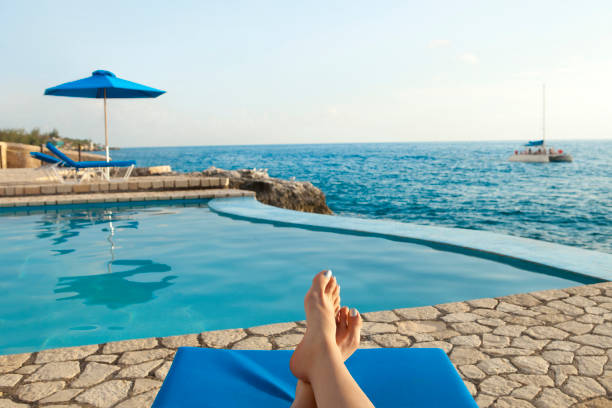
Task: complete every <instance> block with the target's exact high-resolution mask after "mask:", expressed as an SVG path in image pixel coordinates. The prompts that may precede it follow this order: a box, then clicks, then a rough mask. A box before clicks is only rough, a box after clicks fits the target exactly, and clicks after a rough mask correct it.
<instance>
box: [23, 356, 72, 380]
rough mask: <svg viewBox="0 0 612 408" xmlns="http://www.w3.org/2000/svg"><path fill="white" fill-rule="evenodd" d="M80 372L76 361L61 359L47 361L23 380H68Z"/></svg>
mask: <svg viewBox="0 0 612 408" xmlns="http://www.w3.org/2000/svg"><path fill="white" fill-rule="evenodd" d="M80 372H81V368H80V366H79V362H78V361H62V362H54V363H47V364H45V365H43V366H42V367H40V368H39V369H38V370H37V371H36V372H35V373H34V374H32V375H30V376H29V377H28V378H26V379H25V382H37V381H49V380H68V379H71V378H73V377H75V376H76V375H77V374H79V373H80Z"/></svg>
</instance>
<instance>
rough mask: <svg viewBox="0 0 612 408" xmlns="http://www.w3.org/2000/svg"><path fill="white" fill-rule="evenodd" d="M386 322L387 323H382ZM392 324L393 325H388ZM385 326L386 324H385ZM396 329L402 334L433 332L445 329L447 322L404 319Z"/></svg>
mask: <svg viewBox="0 0 612 408" xmlns="http://www.w3.org/2000/svg"><path fill="white" fill-rule="evenodd" d="M380 324H385V323H380ZM387 326H392V325H387ZM383 327H385V326H383ZM396 327H397V328H396V330H393V331H398V332H399V333H401V334H406V335H413V334H414V333H431V332H435V331H440V330H445V329H446V324H444V322H440V321H437V320H417V321H410V320H408V321H402V322H398V323H397V326H396Z"/></svg>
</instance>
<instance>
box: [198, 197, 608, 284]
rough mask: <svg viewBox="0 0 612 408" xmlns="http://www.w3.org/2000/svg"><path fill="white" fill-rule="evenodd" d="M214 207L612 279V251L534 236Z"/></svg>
mask: <svg viewBox="0 0 612 408" xmlns="http://www.w3.org/2000/svg"><path fill="white" fill-rule="evenodd" d="M208 207H209V208H210V209H211V210H212V211H214V212H216V213H218V214H221V215H225V216H229V217H232V218H237V219H243V220H249V221H254V222H269V223H274V224H276V225H283V226H293V227H302V228H308V229H316V230H324V231H330V232H339V233H352V234H360V235H362V234H365V235H371V236H378V237H383V238H391V239H394V238H395V239H398V238H399V239H402V240H405V241H409V242H415V243H422V244H436V245H440V246H441V247H440V249H444V247H447V249H449V250H456V251H460V252H464V253H468V254H472V255H476V256H486V255H493V256H498V257H502V258H507V259H514V260H519V261H524V262H529V263H532V264H535V265H543V266H546V267H550V268H555V269H558V270H560V271H567V272H570V273H574V274H578V275H583V276H588V277H592V278H597V279H602V280H604V281H610V280H612V254H607V253H603V252H598V251H593V250H587V249H583V248H577V247H571V246H567V245H561V244H555V243H550V242H546V241H539V240H535V239H530V238H522V237H517V236H512V235H504V234H498V233H494V232H489V231H481V230H468V229H461V228H448V227H438V226H430V225H419V224H411V223H402V222H397V221H389V220H378V219H376V220H374V219H365V218H355V217H345V216H338V215H324V214H313V213H305V212H300V211H294V210H287V209H284V208H278V207H273V206H269V205H266V204H262V203H260V202H259V201H257V200H256V199H255V198H254V197H236V198H229V199H213V200H211V201H210V202H209V203H208Z"/></svg>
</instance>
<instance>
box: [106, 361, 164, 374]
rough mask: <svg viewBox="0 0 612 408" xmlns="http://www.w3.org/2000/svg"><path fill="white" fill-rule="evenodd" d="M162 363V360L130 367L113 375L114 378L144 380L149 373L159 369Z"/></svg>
mask: <svg viewBox="0 0 612 408" xmlns="http://www.w3.org/2000/svg"><path fill="white" fill-rule="evenodd" d="M163 362H164V360H163V359H159V360H153V361H147V362H145V363H140V364H135V365H131V366H128V367H125V368H124V369H122V370H121V371H119V372H118V373H117V374H116V375H115V378H144V377H146V376H148V375H149V373H150V372H151V371H153V370H154V369H156V368H157V367H159V366H160V365H161V364H162V363H163Z"/></svg>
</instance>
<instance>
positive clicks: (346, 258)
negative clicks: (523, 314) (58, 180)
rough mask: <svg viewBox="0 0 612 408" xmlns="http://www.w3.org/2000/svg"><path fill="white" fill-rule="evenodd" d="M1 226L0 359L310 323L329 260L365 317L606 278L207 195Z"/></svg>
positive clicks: (11, 216)
mask: <svg viewBox="0 0 612 408" xmlns="http://www.w3.org/2000/svg"><path fill="white" fill-rule="evenodd" d="M166 204H167V205H166ZM0 227H1V234H0V240H1V242H0V259H1V260H2V263H1V265H0V333H1V335H0V355H1V354H7V353H17V352H27V351H34V350H40V349H45V348H53V347H63V346H74V345H82V344H91V343H102V342H107V341H112V340H121V339H128V338H141V337H152V336H155V337H160V336H168V335H176V334H185V333H197V332H200V331H204V330H214V329H224V328H233V327H249V326H254V325H259V324H265V323H273V322H282V321H292V320H299V319H303V318H304V315H303V310H302V307H303V303H302V299H303V295H304V292H305V290H306V289H307V288H308V286H309V284H310V281H311V278H312V276H313V274H314V273H316V272H318V271H320V270H322V269H327V268H331V269H332V270H333V271H334V274H335V275H336V276H337V277H338V280H339V282H340V284H341V286H342V300H343V304H347V305H350V306H354V307H357V308H358V309H359V310H360V311H362V312H367V311H372V310H381V309H390V308H398V307H410V306H420V305H429V304H436V303H442V302H449V301H457V300H465V299H472V298H479V297H489V296H502V295H507V294H510V293H519V292H527V291H532V290H541V289H551V288H563V287H568V286H573V285H576V284H578V283H594V282H597V280H594V279H589V278H578V277H576V276H572V275H571V274H558V273H557V271H552V270H550V269H547V268H537V269H533V268H534V267H533V266H528V265H522V264H521V265H517V264H516V263H515V262H510V263H499V262H494V261H492V260H487V259H481V258H476V257H472V256H466V255H463V254H459V253H453V252H445V251H440V250H438V249H434V248H431V247H428V246H423V245H417V244H412V243H407V242H399V241H394V240H388V239H384V238H376V237H368V236H356V235H344V234H338V233H332V232H319V231H312V230H307V229H300V228H292V227H280V226H277V225H274V224H268V223H253V222H249V221H239V220H234V219H231V218H228V217H224V216H220V215H217V214H216V213H213V212H211V211H210V210H209V209H208V207H207V206H206V204H205V202H199V203H197V204H194V203H192V204H189V205H186V204H184V205H177V204H174V205H170V203H165V204H163V205H162V204H160V203H155V204H152V205H149V206H127V205H126V206H117V205H115V206H114V207H107V208H104V206H103V205H100V206H90V207H81V208H76V209H75V208H72V209H66V208H64V209H46V210H44V211H39V212H35V211H34V212H16V213H11V212H6V211H3V212H1V213H0ZM547 273H548V274H547Z"/></svg>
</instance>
